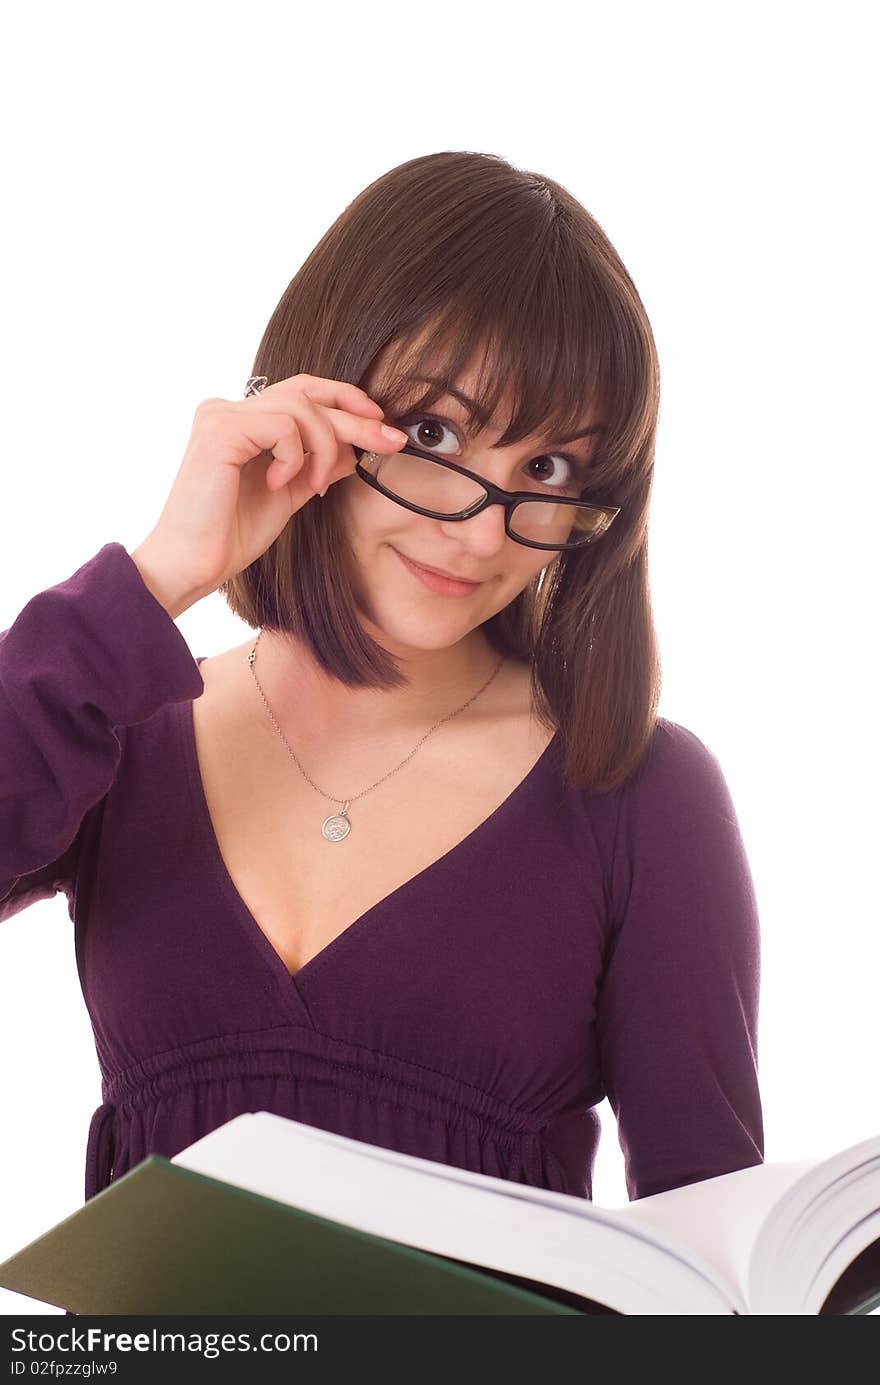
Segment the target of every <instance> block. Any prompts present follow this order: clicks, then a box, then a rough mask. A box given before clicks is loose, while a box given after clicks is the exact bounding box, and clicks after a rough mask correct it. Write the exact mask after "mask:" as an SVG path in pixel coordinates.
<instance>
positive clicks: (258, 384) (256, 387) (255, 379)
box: [244, 375, 269, 399]
mask: <svg viewBox="0 0 880 1385" xmlns="http://www.w3.org/2000/svg"><path fill="white" fill-rule="evenodd" d="M268 383H269V377H268V375H252V376H251V378H250V379H249V380H248V382H247V384H246V385H245V387H244V397H245V399H247V397H248V395H251V394H262V392H263V390H264V389H265V388H266V386H267V385H268Z"/></svg>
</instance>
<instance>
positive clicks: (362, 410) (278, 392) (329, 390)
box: [243, 374, 384, 417]
mask: <svg viewBox="0 0 880 1385" xmlns="http://www.w3.org/2000/svg"><path fill="white" fill-rule="evenodd" d="M294 393H299V394H305V395H306V396H307V397H308V398H309V399H313V400H314V401H315V403H316V404H323V405H327V406H329V407H331V408H336V409H348V410H350V411H351V412H352V413H356V414H367V415H372V416H374V417H376V416H383V415H384V410H383V409H382V406H381V405H380V404H377V403H376V401H375V399H371V398H370V396H369V395H368V394H367V392H366V390H362V389H361V388H360V386H359V385H352V384H350V383H349V382H348V381H347V380H330V379H327V378H326V377H325V376H323V375H306V374H301V375H291V376H289V377H288V378H287V379H286V380H278V381H276V383H275V384H274V385H267V386H266V388H265V389H264V390H261V391H260V392H259V393H258V394H251V395H248V397H247V399H246V400H244V401H243V402H244V403H254V402H256V401H259V400H260V399H266V398H267V397H270V398H276V399H277V398H281V399H285V400H287V399H289V398H291V397H292V395H293V394H294Z"/></svg>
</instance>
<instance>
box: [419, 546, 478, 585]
mask: <svg viewBox="0 0 880 1385" xmlns="http://www.w3.org/2000/svg"><path fill="white" fill-rule="evenodd" d="M403 557H404V558H408V559H409V562H411V563H415V565H416V567H420V568H424V570H425V572H433V573H435V574H436V576H437V577H448V578H449V580H450V582H470V583H471V585H472V586H475V587H478V586H479V585H480V584H479V582H478V580H477V578H476V577H459V575H458V573H457V572H447V571H446V569H445V568H442V567H431V565H430V563H420V562H419V561H418V560H417V559H416V558H409V555H408V554H407V553H404V554H403Z"/></svg>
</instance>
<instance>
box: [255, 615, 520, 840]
mask: <svg viewBox="0 0 880 1385" xmlns="http://www.w3.org/2000/svg"><path fill="white" fill-rule="evenodd" d="M262 633H263V632H262V630H261V631H260V634H259V635H257V638H256V640H255V641H254V647H253V649H252V650H251V651H250V653H249V654H248V656H247V663H248V667H249V668H250V671H251V673H252V674H253V677H254V682H255V683H256V685H257V688H258V690H259V693H260V696H261V697H262V699H263V702H264V704H265V707H266V711H267V712H268V713H269V716H270V718H271V721H272V725H273V726H274V727H275V730H276V731H277V732H278V734H279V736H280V737H281V739H282V740H283V742H284V744H285V745H286V746H287V749H288V751H289V752H290V754H291V755H292V756H293V758H294V760H296V764H297V766H298V768H299V770H300V773H301V774H302V775H303V776H304V778H306V779H307V780H308V782H309V783H310V784H311V786H312V788H313V789H315V790H317V792H318V793H319V794H320V795H321V797H322V798H326V799H329V801H330V802H331V803H342V808H341V809H340V811H339V812H338V813H332V814H331V815H330V817H329V818H325V819H324V821H323V823H322V824H321V835H322V837H323V838H324V840H325V841H328V842H341V841H342V840H343V839H344V838H345V837H347V836H348V834H349V832H350V831H351V823H350V821H349V819H348V816H347V814H348V810H349V808H350V807H351V805H352V803H355V802H356V801H357V800H358V799H359V798H363V796H364V794H368V793H370V792H371V791H372V790H373V789H377V788H378V787H379V785H380V784H384V782H385V780H386V779H390V777H391V775H392V774H396V773H397V771H398V770H399V769H403V766H404V765H406V764H408V763H409V761H410V760H411V759H412V757H413V756H414V755H415V753H416V751H417V750H418V748H419V746H421V745H424V743H425V741H426V740H427V739H428V737H429V736H431V735H433V733H434V732H435V731H436V730H437V729H438V727H440V726H442V725H443V723H444V722H446V721H450V720H451V719H452V717H456V716H458V714H459V712H463V711H464V709H465V707H469V706H470V705H471V703H472V702H475V701H476V699H477V698H478V697H479V696H480V693H483V692H485V691H486V689H487V688H488V686H489V684H490V683H491V682H492V679H493V678H494V677H495V676H496V674H497V673H498V672H499V670H500V668H501V665H502V664H503V663H504V661H505V658H506V657H507V656H506V655H504V654H502V656H501V658H500V659H499V661H498V663H497V664H496V665H495V668H494V670H493V672H492V673H491V674H490V675H489V677H488V678H487V679H486V681H485V683H484V684H483V686H482V687H481V688H480V689H479V690H478V691H477V692H475V693H474V695H473V697H469V698H468V700H467V702H464V703H462V705H461V706H460V707H457V708H456V710H455V711H454V712H448V713H447V715H446V716H445V717H442V718H441V720H440V721H438V722H437V724H436V725H435V726H432V727H431V730H430V731H426V732H425V734H424V736H422V739H421V740H420V741H419V742H418V744H417V745H415V746H414V747H413V749H412V750H411V751H410V752H409V754H408V755H407V757H406V759H405V760H401V762H400V764H399V765H396V766H395V768H394V769H391V770H389V771H388V773H387V774H383V776H382V778H381V779H377V780H376V783H375V784H371V785H370V787H369V788H368V789H362V790H361V792H360V793H358V794H355V795H354V797H353V798H346V799H344V800H343V799H340V798H338V797H336V796H335V795H332V794H326V793H324V791H323V789H319V788H318V786H317V784H316V783H315V782H314V780H312V779H309V776H308V775H307V774H306V772H305V770H304V769H303V767H302V765H301V764H300V762H299V760H298V759H297V757H296V751H295V750H294V749H293V746H292V745H291V744H290V742H289V741H288V739H287V737H286V736H285V734H284V732H283V731H282V730H281V727H280V726H279V725H278V722H277V721H276V720H275V717H274V715H273V713H272V708H271V707H270V706H269V703H268V702H267V700H266V694H265V693H264V692H263V689H262V687H261V686H260V680H259V678H258V677H257V675H256V673H255V672H254V661H255V659H256V657H257V645H258V644H259V643H260V636H261V635H262Z"/></svg>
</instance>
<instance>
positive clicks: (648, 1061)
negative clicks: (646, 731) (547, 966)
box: [597, 721, 764, 1201]
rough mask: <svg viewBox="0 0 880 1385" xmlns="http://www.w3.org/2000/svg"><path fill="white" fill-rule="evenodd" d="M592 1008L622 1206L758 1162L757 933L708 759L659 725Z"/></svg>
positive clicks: (617, 865) (723, 792)
mask: <svg viewBox="0 0 880 1385" xmlns="http://www.w3.org/2000/svg"><path fill="white" fill-rule="evenodd" d="M611 898H612V907H613V918H612V929H611V934H610V937H609V946H608V950H607V953H606V958H605V964H604V969H603V976H602V980H601V983H600V992H599V1000H598V1009H597V1033H598V1044H599V1054H600V1065H601V1072H602V1079H603V1086H604V1089H605V1092H606V1095H607V1097H608V1100H609V1103H610V1105H611V1108H612V1110H613V1112H614V1114H615V1116H616V1118H617V1126H618V1139H619V1143H620V1147H621V1150H622V1151H623V1155H624V1163H625V1174H626V1186H627V1192H628V1195H629V1198H630V1200H631V1201H632V1200H633V1199H636V1198H640V1197H648V1196H650V1195H651V1194H653V1193H658V1192H663V1191H665V1190H667V1189H669V1188H675V1187H681V1186H683V1185H685V1184H688V1183H696V1182H699V1181H700V1180H702V1179H704V1178H713V1177H716V1176H717V1175H719V1174H723V1173H730V1172H733V1171H734V1170H736V1169H740V1168H748V1167H751V1166H752V1165H755V1164H760V1163H762V1162H763V1158H764V1132H763V1118H762V1109H761V1098H760V1092H759V1087H758V1065H757V1027H758V999H759V984H760V933H759V920H758V911H757V904H756V899H755V893H754V888H753V882H752V877H751V873H750V869H749V865H748V861H747V859H746V854H745V849H744V846H743V841H742V838H741V835H740V829H739V824H738V821H737V817H736V813H735V811H734V807H733V804H732V801H731V798H730V793H729V791H728V788H727V785H726V782H725V780H724V777H723V774H722V772H721V768H720V765H719V763H718V760H717V759H716V757H715V756H714V755H713V754H712V753H711V751H709V750H708V749H707V748H706V746H705V745H704V744H703V742H702V741H700V740H699V739H698V738H697V737H696V736H694V735H693V734H692V733H691V732H689V731H687V730H686V729H685V728H684V727H681V726H679V725H678V724H677V723H675V722H669V721H661V723H660V726H659V729H658V732H657V735H656V737H655V742H654V744H653V745H652V748H651V751H650V752H649V755H648V756H647V757H646V761H645V763H644V764H643V766H642V769H641V770H640V772H639V774H638V776H637V777H636V778H634V779H633V781H631V784H630V785H627V786H626V787H625V789H624V791H623V793H622V804H621V812H620V818H619V821H618V827H617V840H616V846H615V851H614V860H613V867H612V881H611Z"/></svg>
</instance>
